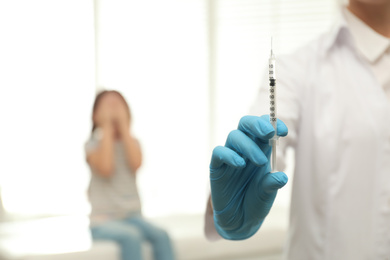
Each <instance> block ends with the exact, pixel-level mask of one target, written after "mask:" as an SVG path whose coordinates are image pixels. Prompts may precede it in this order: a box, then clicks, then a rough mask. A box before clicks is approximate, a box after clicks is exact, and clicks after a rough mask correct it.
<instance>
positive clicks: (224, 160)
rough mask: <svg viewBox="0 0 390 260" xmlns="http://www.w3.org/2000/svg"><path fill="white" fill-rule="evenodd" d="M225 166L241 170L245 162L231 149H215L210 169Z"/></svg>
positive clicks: (221, 147)
mask: <svg viewBox="0 0 390 260" xmlns="http://www.w3.org/2000/svg"><path fill="white" fill-rule="evenodd" d="M223 164H227V165H229V166H232V167H234V168H241V167H244V166H245V160H244V159H243V158H242V157H241V156H239V155H238V154H237V153H236V152H235V151H233V150H231V149H230V148H227V147H224V146H217V147H215V148H214V150H213V154H212V156H211V162H210V169H217V168H219V167H221V166H222V165H223Z"/></svg>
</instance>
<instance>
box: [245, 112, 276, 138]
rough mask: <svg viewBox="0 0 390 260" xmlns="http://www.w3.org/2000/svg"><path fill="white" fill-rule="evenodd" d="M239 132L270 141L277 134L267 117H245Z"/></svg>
mask: <svg viewBox="0 0 390 260" xmlns="http://www.w3.org/2000/svg"><path fill="white" fill-rule="evenodd" d="M238 130H240V131H242V132H244V133H245V134H247V135H249V136H251V137H255V138H259V139H260V140H264V141H266V140H269V139H270V138H272V137H273V136H274V134H275V130H274V128H273V126H272V124H271V123H270V122H269V119H268V120H267V118H266V117H258V116H244V117H242V118H241V120H240V122H239V124H238Z"/></svg>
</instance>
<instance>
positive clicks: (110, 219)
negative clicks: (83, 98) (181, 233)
mask: <svg viewBox="0 0 390 260" xmlns="http://www.w3.org/2000/svg"><path fill="white" fill-rule="evenodd" d="M92 121H93V128H92V134H91V138H90V139H89V140H88V141H87V143H86V145H85V150H86V157H87V162H88V164H89V166H90V168H91V172H92V176H91V182H90V185H89V200H90V203H91V206H92V211H91V217H90V218H91V232H92V237H93V239H94V240H111V241H114V242H116V243H117V244H118V245H119V247H120V250H121V255H122V260H141V259H143V258H142V244H143V242H144V241H147V242H149V243H150V244H151V245H152V248H153V255H154V259H155V260H172V259H174V254H173V250H172V245H171V241H170V239H169V237H168V234H167V233H166V232H165V231H164V230H162V229H160V228H158V227H155V226H153V225H152V224H150V223H148V222H147V221H146V220H145V219H143V218H142V215H141V203H140V198H139V195H138V190H137V185H136V172H137V169H138V168H139V167H140V166H141V163H142V153H141V149H140V145H139V143H138V141H137V139H135V138H134V136H133V135H132V134H131V115H130V109H129V106H128V104H127V102H126V100H125V99H124V98H123V96H122V95H121V94H120V93H119V92H117V91H103V92H101V93H99V94H98V95H97V96H96V99H95V103H94V105H93V114H92Z"/></svg>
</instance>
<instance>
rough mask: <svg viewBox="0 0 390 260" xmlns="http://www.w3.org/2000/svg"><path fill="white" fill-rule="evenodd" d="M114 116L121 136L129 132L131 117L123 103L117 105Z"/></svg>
mask: <svg viewBox="0 0 390 260" xmlns="http://www.w3.org/2000/svg"><path fill="white" fill-rule="evenodd" d="M113 116H114V121H115V124H116V126H117V127H118V130H119V134H120V135H121V136H123V135H125V134H128V133H129V129H130V119H129V114H128V112H127V108H126V107H125V106H123V105H121V104H120V105H118V106H116V107H115V110H114V114H113Z"/></svg>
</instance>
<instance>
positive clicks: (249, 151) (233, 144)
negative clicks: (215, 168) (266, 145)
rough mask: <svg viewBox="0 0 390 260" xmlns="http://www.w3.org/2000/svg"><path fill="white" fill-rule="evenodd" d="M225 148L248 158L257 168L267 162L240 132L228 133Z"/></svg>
mask: <svg viewBox="0 0 390 260" xmlns="http://www.w3.org/2000/svg"><path fill="white" fill-rule="evenodd" d="M225 146H226V147H228V148H230V149H232V150H234V151H236V152H237V153H238V154H240V155H243V156H244V157H246V158H248V159H249V160H250V161H251V162H253V163H254V164H255V165H257V166H262V165H264V164H266V163H267V162H268V159H267V157H266V156H265V154H264V153H263V151H262V150H261V149H260V147H259V146H258V145H257V144H256V143H255V142H254V141H253V140H252V139H251V138H250V137H248V136H247V135H246V134H244V133H243V132H241V131H240V130H233V131H231V132H230V134H229V136H228V138H227V140H226V145H225Z"/></svg>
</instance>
